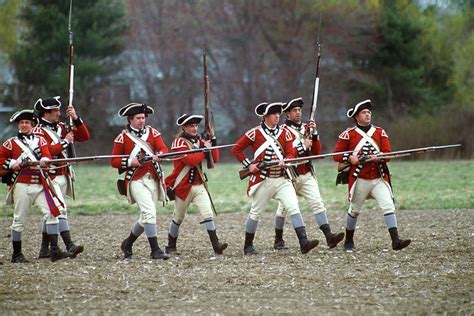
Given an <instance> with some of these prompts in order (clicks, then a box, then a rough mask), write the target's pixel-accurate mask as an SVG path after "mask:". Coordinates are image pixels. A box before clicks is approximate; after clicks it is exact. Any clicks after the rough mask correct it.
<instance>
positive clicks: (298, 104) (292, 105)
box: [282, 98, 304, 112]
mask: <svg viewBox="0 0 474 316" xmlns="http://www.w3.org/2000/svg"><path fill="white" fill-rule="evenodd" d="M303 104H304V102H303V98H296V99H293V100H291V101H290V102H288V103H285V104H283V107H282V111H283V112H286V111H289V110H291V109H292V108H296V107H300V108H302V107H303Z"/></svg>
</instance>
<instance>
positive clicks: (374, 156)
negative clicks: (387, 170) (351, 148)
mask: <svg viewBox="0 0 474 316" xmlns="http://www.w3.org/2000/svg"><path fill="white" fill-rule="evenodd" d="M369 160H370V161H380V158H379V157H378V156H377V155H369Z"/></svg>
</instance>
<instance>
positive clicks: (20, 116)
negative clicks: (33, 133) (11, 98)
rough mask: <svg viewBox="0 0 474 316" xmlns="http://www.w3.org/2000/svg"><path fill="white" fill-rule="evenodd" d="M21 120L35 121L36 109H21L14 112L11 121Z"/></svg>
mask: <svg viewBox="0 0 474 316" xmlns="http://www.w3.org/2000/svg"><path fill="white" fill-rule="evenodd" d="M21 120H30V121H33V122H35V116H34V110H29V109H27V110H20V111H17V112H15V113H13V115H12V117H10V122H11V123H13V122H19V121H21Z"/></svg>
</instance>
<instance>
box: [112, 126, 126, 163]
mask: <svg viewBox="0 0 474 316" xmlns="http://www.w3.org/2000/svg"><path fill="white" fill-rule="evenodd" d="M123 137H124V136H123V134H120V135H119V136H117V138H116V139H115V141H114V148H113V150H112V155H123V154H124V153H125V152H124V147H123ZM110 165H111V166H112V167H114V168H117V169H127V168H128V167H129V165H128V158H127V157H124V158H112V159H111V160H110Z"/></svg>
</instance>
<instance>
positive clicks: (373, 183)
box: [349, 178, 395, 217]
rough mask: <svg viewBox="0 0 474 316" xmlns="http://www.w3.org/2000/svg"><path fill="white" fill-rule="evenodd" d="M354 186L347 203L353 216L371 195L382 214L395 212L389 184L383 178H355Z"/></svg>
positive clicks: (360, 209)
mask: <svg viewBox="0 0 474 316" xmlns="http://www.w3.org/2000/svg"><path fill="white" fill-rule="evenodd" d="M355 186H356V187H355V189H354V193H353V195H352V201H351V203H350V205H349V214H351V215H352V216H353V217H357V216H358V215H359V213H360V212H361V211H362V206H363V205H364V202H365V200H367V198H369V197H373V198H374V199H375V200H376V201H377V203H378V205H379V207H380V209H382V211H383V212H384V214H386V213H393V212H395V205H394V203H393V199H392V192H391V190H390V187H389V184H388V183H386V182H385V181H384V180H383V178H378V179H373V180H365V179H357V182H356V184H355Z"/></svg>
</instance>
